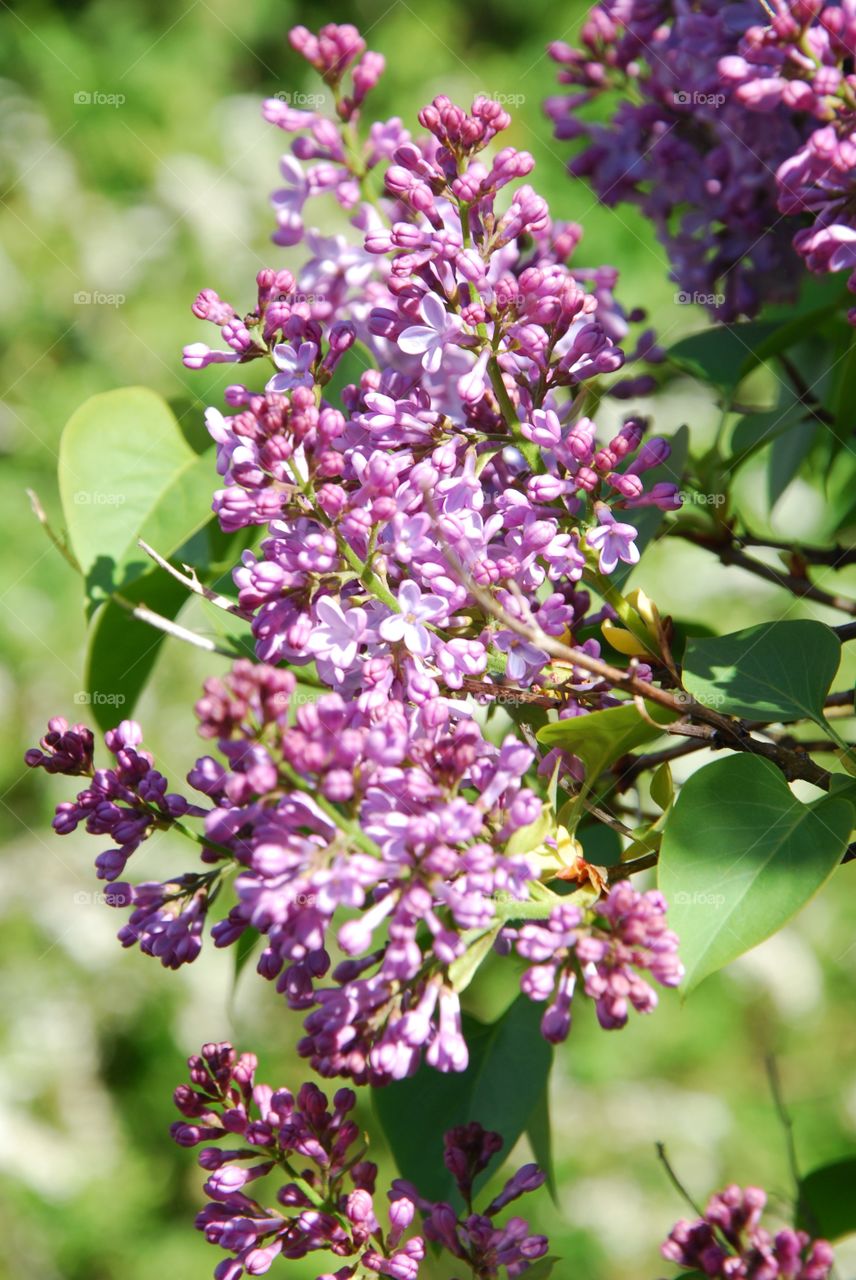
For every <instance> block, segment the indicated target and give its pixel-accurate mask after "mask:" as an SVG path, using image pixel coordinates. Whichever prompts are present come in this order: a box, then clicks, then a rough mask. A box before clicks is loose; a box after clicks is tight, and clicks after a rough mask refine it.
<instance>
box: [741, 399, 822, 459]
mask: <svg viewBox="0 0 856 1280" xmlns="http://www.w3.org/2000/svg"><path fill="white" fill-rule="evenodd" d="M814 421H815V419H814V418H812V416H811V414H810V413H809V412H808V410H807V409H806V407H805V405H804V404H803V403H802V401H801V400H794V401H793V402H792V403H791V404H789V405H787V406H785V407H784V408H779V409H770V410H768V411H766V412H762V413H749V414H746V415H745V417H742V418H741V419H740V420H739V421H738V422H737V423H736V424H735V426H734V429H733V431H732V433H731V438H730V441H729V450H730V457H729V460H728V469H729V471H736V470H737V468H738V467H740V466H742V465H743V463H744V462H746V461H747V459H748V458H751V457H752V455H753V454H755V453H757V452H758V450H759V449H763V448H764V446H765V445H769V444H772V443H773V442H774V441H777V440H778V439H779V438H780V437H784V436H788V437H789V436H790V433H794V434H795V435H796V434H798V433H799V432H800V431H802V430H804V429H805V428H806V427H808V426H810V425H811V424H812V423H813V422H814Z"/></svg>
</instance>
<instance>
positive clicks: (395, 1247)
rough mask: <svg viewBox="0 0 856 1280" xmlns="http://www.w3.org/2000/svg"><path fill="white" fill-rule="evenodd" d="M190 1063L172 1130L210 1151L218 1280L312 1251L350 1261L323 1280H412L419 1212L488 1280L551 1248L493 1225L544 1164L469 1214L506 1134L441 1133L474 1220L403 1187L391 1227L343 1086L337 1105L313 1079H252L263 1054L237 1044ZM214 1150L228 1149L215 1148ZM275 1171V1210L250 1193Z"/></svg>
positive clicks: (517, 1223) (233, 1279)
mask: <svg viewBox="0 0 856 1280" xmlns="http://www.w3.org/2000/svg"><path fill="white" fill-rule="evenodd" d="M188 1065H189V1067H190V1083H189V1084H185V1085H180V1086H179V1087H178V1089H176V1091H175V1104H176V1106H177V1108H178V1110H179V1111H180V1112H181V1115H182V1117H183V1118H182V1119H181V1120H180V1121H177V1122H176V1123H175V1124H174V1125H173V1127H172V1136H173V1138H174V1139H175V1141H176V1142H177V1143H179V1145H181V1146H183V1147H195V1146H199V1145H200V1144H201V1143H205V1144H206V1145H205V1146H203V1147H202V1150H201V1151H200V1153H199V1164H200V1165H201V1167H202V1168H203V1169H204V1170H205V1171H206V1173H207V1174H208V1178H207V1180H206V1182H205V1193H206V1195H207V1196H208V1200H209V1203H208V1204H207V1205H206V1206H205V1208H204V1209H203V1210H202V1211H201V1213H200V1214H199V1215H198V1217H197V1219H196V1226H197V1228H198V1229H199V1230H200V1231H203V1232H204V1233H205V1237H206V1239H207V1240H208V1241H209V1242H210V1243H211V1244H215V1245H217V1246H218V1247H219V1248H221V1249H223V1250H225V1251H226V1253H227V1254H229V1255H231V1256H230V1257H228V1258H226V1259H224V1260H223V1261H222V1262H220V1263H219V1264H218V1266H217V1267H216V1268H215V1271H214V1276H215V1280H239V1277H240V1276H242V1275H244V1274H246V1275H251V1276H255V1275H263V1274H265V1273H266V1272H267V1271H268V1270H269V1269H270V1267H271V1266H272V1265H273V1264H274V1262H275V1261H276V1259H277V1258H280V1257H281V1258H283V1259H285V1260H295V1259H299V1258H304V1257H306V1256H307V1255H308V1254H311V1253H326V1254H328V1255H332V1259H333V1261H332V1264H331V1265H332V1266H333V1267H336V1264H337V1263H338V1262H343V1265H341V1266H339V1267H338V1268H337V1269H336V1270H335V1271H325V1272H324V1273H323V1274H319V1276H318V1278H317V1280H351V1277H355V1276H358V1275H365V1274H367V1273H370V1274H372V1275H381V1276H388V1277H390V1280H416V1277H417V1276H418V1274H419V1264H420V1263H421V1261H422V1259H423V1257H424V1254H425V1245H424V1241H423V1238H422V1237H421V1236H419V1235H417V1234H415V1233H414V1231H413V1224H414V1218H415V1215H416V1210H417V1208H418V1209H419V1210H420V1211H421V1212H422V1214H423V1215H424V1218H425V1236H426V1237H427V1238H428V1239H429V1240H432V1241H435V1242H436V1243H437V1244H439V1245H440V1246H441V1247H442V1248H444V1249H446V1250H448V1252H449V1253H450V1254H451V1255H452V1256H453V1257H454V1258H456V1259H459V1260H462V1261H464V1262H465V1263H467V1264H468V1265H469V1266H470V1267H471V1268H472V1274H473V1275H474V1276H478V1277H481V1278H482V1280H491V1278H492V1277H497V1276H500V1275H501V1274H503V1273H504V1274H505V1275H507V1276H509V1277H513V1276H518V1275H522V1274H524V1273H525V1272H526V1270H527V1269H528V1267H529V1264H530V1263H531V1262H532V1261H534V1260H535V1259H537V1258H539V1257H542V1256H543V1255H544V1254H545V1253H546V1251H547V1240H546V1239H545V1237H543V1236H535V1235H532V1234H531V1233H530V1231H529V1228H528V1225H527V1223H526V1221H525V1220H524V1219H522V1218H518V1217H515V1218H511V1219H510V1220H509V1221H508V1222H506V1223H505V1224H503V1225H498V1224H497V1223H496V1221H495V1219H496V1216H497V1214H499V1213H500V1212H501V1211H502V1210H503V1209H504V1208H505V1207H506V1206H507V1205H508V1204H510V1203H511V1202H512V1201H514V1200H516V1199H518V1198H519V1197H520V1196H521V1195H524V1194H525V1193H526V1192H528V1191H534V1190H535V1189H536V1188H537V1187H539V1186H540V1185H541V1184H542V1182H543V1181H544V1175H543V1173H541V1172H540V1170H539V1169H538V1168H537V1166H535V1165H525V1166H524V1167H523V1168H521V1169H520V1170H518V1172H517V1173H516V1174H515V1175H514V1176H513V1177H512V1178H511V1179H509V1181H508V1182H507V1183H506V1185H505V1186H504V1188H503V1189H502V1191H501V1192H500V1193H499V1195H498V1196H496V1197H495V1198H494V1199H493V1201H492V1202H491V1203H490V1204H489V1205H488V1206H487V1208H486V1209H485V1211H484V1213H474V1212H473V1211H472V1184H473V1179H474V1177H475V1176H476V1175H477V1174H478V1173H480V1172H481V1171H482V1170H484V1169H485V1168H486V1167H487V1164H488V1161H489V1160H490V1159H491V1157H492V1156H493V1155H495V1154H496V1153H497V1152H498V1151H499V1149H500V1148H501V1147H502V1139H501V1138H500V1137H499V1135H498V1134H495V1133H489V1132H487V1131H485V1130H484V1129H482V1127H481V1126H480V1125H479V1124H477V1123H472V1124H469V1125H467V1126H465V1127H463V1128H459V1129H452V1130H450V1131H449V1132H448V1133H447V1134H446V1136H445V1160H446V1164H447V1167H448V1168H449V1169H450V1171H451V1172H452V1174H453V1176H454V1177H455V1181H456V1183H457V1185H458V1187H459V1189H460V1191H461V1193H462V1196H463V1198H464V1200H465V1203H466V1205H467V1208H468V1213H467V1216H466V1217H465V1218H462V1219H459V1218H458V1216H457V1214H456V1212H455V1210H454V1209H453V1208H452V1206H451V1205H449V1204H445V1203H438V1204H434V1203H432V1202H430V1201H427V1200H425V1199H423V1198H422V1197H421V1196H420V1195H419V1192H418V1191H417V1190H416V1189H415V1188H413V1187H411V1186H410V1185H409V1184H408V1183H406V1182H403V1181H401V1180H398V1181H395V1182H393V1184H392V1186H391V1188H390V1190H389V1191H388V1193H387V1200H388V1201H389V1204H388V1207H387V1209H386V1213H385V1214H382V1215H381V1217H386V1219H387V1220H388V1223H389V1225H388V1226H387V1227H383V1226H382V1225H381V1220H380V1218H379V1216H378V1215H379V1213H380V1207H379V1205H378V1202H377V1176H378V1170H377V1166H376V1165H375V1164H373V1163H372V1162H371V1161H370V1160H367V1159H366V1158H365V1157H366V1148H365V1146H364V1144H363V1142H362V1140H361V1135H360V1130H359V1126H358V1125H357V1124H356V1122H355V1121H354V1119H353V1118H352V1112H353V1109H354V1107H355V1106H356V1101H357V1099H356V1095H355V1093H354V1092H353V1090H351V1089H340V1090H339V1091H338V1092H337V1093H336V1094H335V1096H334V1098H333V1104H332V1107H331V1106H330V1103H329V1101H328V1099H327V1097H326V1096H325V1095H324V1094H323V1093H322V1092H321V1090H320V1089H318V1087H317V1086H316V1085H314V1084H304V1085H303V1086H302V1088H301V1089H300V1090H299V1092H298V1093H297V1096H296V1097H295V1096H294V1095H293V1094H292V1093H290V1092H289V1090H288V1089H285V1088H280V1089H276V1090H273V1089H271V1088H270V1087H269V1086H268V1085H265V1084H257V1083H256V1079H255V1072H256V1067H257V1062H256V1058H255V1056H254V1055H253V1054H249V1053H245V1054H242V1055H241V1056H240V1057H239V1056H238V1055H237V1054H236V1053H235V1050H234V1049H233V1048H232V1046H231V1045H229V1044H208V1045H204V1046H203V1048H202V1052H201V1055H199V1056H194V1057H192V1058H190V1059H189V1062H188ZM215 1143H216V1144H222V1143H226V1144H228V1145H225V1146H224V1145H209V1144H215ZM269 1176H270V1177H274V1178H277V1179H279V1180H280V1185H279V1187H278V1188H277V1191H276V1195H275V1199H276V1205H275V1206H268V1205H262V1204H260V1203H259V1202H258V1200H257V1199H255V1198H254V1197H253V1196H251V1195H250V1194H248V1190H249V1188H250V1187H251V1186H252V1184H254V1183H256V1182H261V1180H262V1179H265V1178H268V1177H269ZM283 1179H284V1181H283ZM254 1190H255V1189H254ZM320 1265H324V1264H323V1263H322V1264H320Z"/></svg>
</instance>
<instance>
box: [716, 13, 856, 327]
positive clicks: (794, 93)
mask: <svg viewBox="0 0 856 1280" xmlns="http://www.w3.org/2000/svg"><path fill="white" fill-rule="evenodd" d="M772 9H773V11H774V14H775V16H774V17H773V18H772V20H771V22H770V23H769V25H767V26H762V25H760V24H755V25H753V26H751V27H750V28H749V29H748V30H747V31H746V32H745V34H744V36H743V38H742V39H741V41H740V44H739V46H738V49H737V51H736V52H735V53H734V54H733V55H732V56H730V57H727V58H724V59H723V60H722V61H721V62H720V64H719V71H720V75H721V76H722V77H723V80H724V81H725V82H726V83H727V84H728V85H730V86H732V88H733V92H734V99H735V101H736V102H737V103H739V104H740V105H742V106H744V107H746V108H748V109H749V110H750V111H754V112H762V113H764V115H765V117H766V116H769V115H770V114H773V115H775V114H777V113H781V112H782V111H783V110H786V111H788V112H789V113H790V114H791V115H792V116H797V117H799V118H802V119H805V120H807V121H809V125H808V127H807V128H806V129H805V130H804V136H803V137H802V138H801V140H800V141H801V145H799V146H798V147H793V148H791V152H790V153H789V154H788V156H787V158H786V159H784V160H783V162H782V163H781V165H780V166H779V168H778V170H777V172H776V182H777V186H778V206H779V209H780V210H781V212H782V213H785V214H789V215H796V216H800V217H801V219H802V220H803V221H805V220H806V219H807V218H810V219H811V224H810V225H809V226H805V227H803V228H802V230H800V231H798V232H797V234H796V235H795V236H794V247H795V248H796V249H797V251H798V252H799V253H800V254H801V256H802V258H803V259H804V261H805V265H806V266H807V267H808V269H809V270H810V271H813V272H816V273H824V272H835V271H849V272H850V273H851V274H850V277H849V279H848V288H849V289H850V291H851V292H856V214H854V208H856V204H855V203H854V196H856V75H854V70H853V62H854V57H856V10H855V9H854V7H853V5H852V4H851V3H849V0H844V2H843V3H838V2H836V3H831V2H830V0H787V2H786V0H774V4H773V5H772ZM849 318H850V321H851V323H856V308H854V309H853V310H852V311H851V312H850V316H849Z"/></svg>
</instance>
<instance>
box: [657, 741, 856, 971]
mask: <svg viewBox="0 0 856 1280" xmlns="http://www.w3.org/2000/svg"><path fill="white" fill-rule="evenodd" d="M852 825H853V809H852V806H851V805H850V804H848V803H847V802H846V801H845V800H840V799H836V798H834V797H830V796H824V797H823V798H822V799H821V800H818V801H817V802H816V803H814V804H812V805H805V804H802V803H801V801H799V800H797V798H796V797H795V796H794V795H793V794H792V792H791V791H790V789H789V788H788V785H787V783H786V782H785V780H784V778H783V777H782V775H781V773H780V772H779V770H778V769H777V768H776V767H775V765H772V764H770V762H769V761H768V760H762V759H761V758H760V757H759V756H751V755H742V754H741V755H734V756H730V757H729V758H728V759H725V760H716V761H714V762H713V763H712V764H709V765H706V766H705V767H704V768H703V769H699V771H698V772H697V773H694V774H693V775H692V776H691V777H690V778H689V779H688V781H687V782H685V783H684V785H683V787H682V789H681V793H680V795H679V796H678V800H677V803H676V804H675V806H674V808H673V809H672V811H671V813H670V814H669V817H668V818H667V820H666V826H665V831H664V835H663V842H662V846H661V850H660V864H659V885H660V889H661V890H662V892H663V893H664V894H665V896H666V899H667V901H668V903H669V924H670V926H671V927H672V928H673V929H674V930H675V932H676V933H677V935H678V937H679V939H680V955H681V959H682V961H683V963H684V966H685V968H686V978H685V980H684V988H685V990H686V991H687V992H688V991H691V990H692V989H693V988H694V987H696V986H698V984H699V983H700V982H701V981H703V979H704V978H706V977H707V976H708V975H709V974H711V973H714V972H715V971H716V970H717V969H721V968H722V966H723V965H726V964H728V963H729V962H730V961H731V960H734V959H736V957H737V956H739V955H742V954H743V952H744V951H749V950H750V948H752V947H754V946H757V944H758V943H759V942H763V941H764V939H765V938H769V937H770V935H771V934H773V933H775V932H776V931H777V930H778V929H781V928H782V926H783V925H784V924H786V923H787V921H788V920H790V919H791V917H792V916H794V915H796V913H797V912H798V911H799V910H800V909H801V908H802V907H803V906H805V904H806V903H807V902H808V900H809V899H810V898H811V897H812V896H813V895H814V894H815V893H816V892H817V891H818V890H819V889H820V888H821V886H822V885H823V884H824V883H825V882H826V880H828V879H829V877H830V876H831V875H832V872H833V871H834V870H835V868H836V866H837V865H838V863H839V862H840V860H841V856H842V854H843V852H844V849H845V847H846V845H847V839H848V837H849V835H850V830H851V827H852Z"/></svg>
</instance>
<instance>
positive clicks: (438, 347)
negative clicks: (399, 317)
mask: <svg viewBox="0 0 856 1280" xmlns="http://www.w3.org/2000/svg"><path fill="white" fill-rule="evenodd" d="M419 314H420V315H421V316H422V319H423V320H424V321H425V323H424V324H413V325H410V326H409V327H408V328H407V329H403V330H402V332H401V333H400V334H399V337H398V346H399V349H400V350H401V351H404V352H405V353H406V354H407V355H409V356H419V355H421V357H422V367H423V369H427V370H428V372H429V373H436V372H437V370H438V369H439V368H440V362H441V360H442V358H443V348H444V347H445V346H447V345H448V344H449V343H450V342H451V341H452V339H453V338H454V337H455V336H456V335H457V334H458V333H459V332H460V328H461V318H460V316H456V315H452V314H450V313H449V312H448V311H447V310H446V308H445V307H444V306H443V303H442V302H441V300H440V299H439V298H438V297H437V295H436V293H426V294H425V296H424V297H423V299H422V301H421V303H420V304H419Z"/></svg>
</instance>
